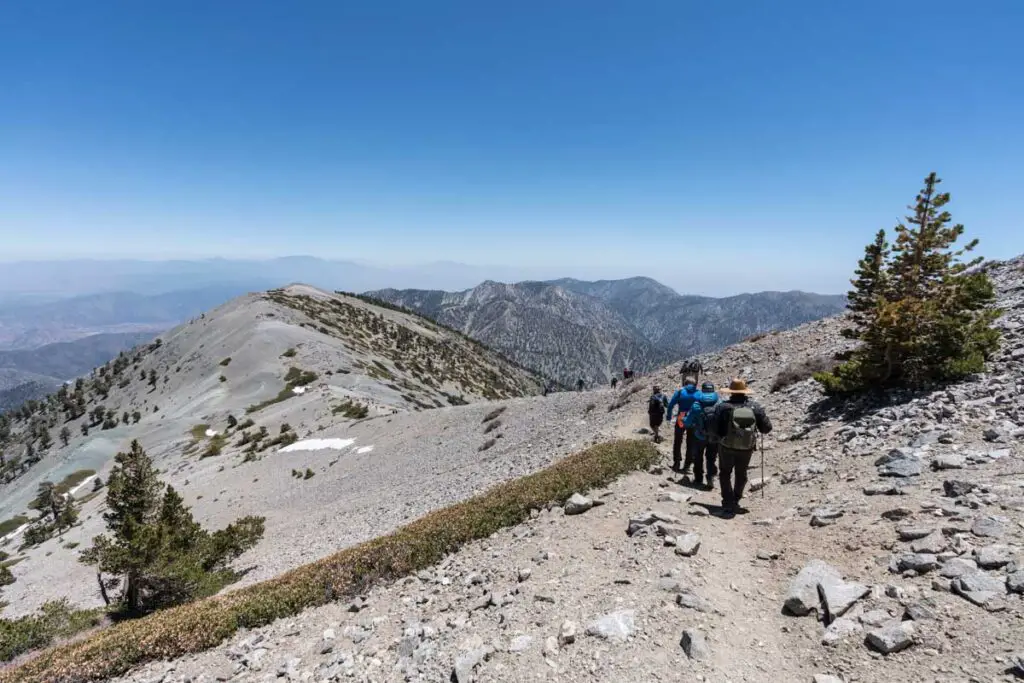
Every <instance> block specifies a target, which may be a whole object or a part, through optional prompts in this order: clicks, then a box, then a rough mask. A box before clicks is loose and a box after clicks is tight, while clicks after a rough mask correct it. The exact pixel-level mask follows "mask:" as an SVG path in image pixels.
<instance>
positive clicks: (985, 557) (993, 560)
mask: <svg viewBox="0 0 1024 683" xmlns="http://www.w3.org/2000/svg"><path fill="white" fill-rule="evenodd" d="M1013 556H1014V550H1013V548H1010V547H1009V546H1005V545H987V546H985V547H984V548H978V549H977V550H975V551H974V559H975V560H976V561H977V562H978V566H979V567H981V568H982V569H999V568H1000V567H1005V566H1006V565H1008V564H1010V562H1012V561H1013Z"/></svg>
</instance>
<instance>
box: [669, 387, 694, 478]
mask: <svg viewBox="0 0 1024 683" xmlns="http://www.w3.org/2000/svg"><path fill="white" fill-rule="evenodd" d="M698 393H700V392H698V391H697V385H696V382H694V380H693V378H692V377H687V378H686V379H684V380H683V386H682V387H681V388H679V389H678V390H676V393H674V394H672V400H671V401H669V402H668V408H667V409H666V411H665V412H666V417H667V418H668V420H669V421H671V420H672V413H673V411H674V410H675V408H676V406H679V414H678V417H676V421H675V430H674V432H673V434H672V470H673V471H675V472H679V471H682V473H683V474H684V475H687V474H689V473H690V464H691V463H690V448H691V446H690V442H691V441H692V439H693V436H692V432H691V431H687V430H686V428H685V427H684V426H683V421H684V420H686V414H687V413H688V412H690V408H691V407H692V406H693V402H694V401H696V400H697V394H698ZM683 434H686V466H685V467H683V466H681V465H680V462H681V461H682V456H683V452H682V451H683Z"/></svg>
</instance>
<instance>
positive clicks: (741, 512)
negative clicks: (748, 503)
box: [733, 505, 750, 515]
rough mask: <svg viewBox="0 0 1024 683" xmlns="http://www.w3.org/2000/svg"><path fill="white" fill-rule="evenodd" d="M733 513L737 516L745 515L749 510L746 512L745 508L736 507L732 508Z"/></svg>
mask: <svg viewBox="0 0 1024 683" xmlns="http://www.w3.org/2000/svg"><path fill="white" fill-rule="evenodd" d="M733 512H734V513H736V514H737V515H745V514H747V513H748V512H750V510H748V509H747V508H745V507H743V506H742V505H737V506H736V507H734V508H733Z"/></svg>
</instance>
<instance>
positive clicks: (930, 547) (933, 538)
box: [910, 532, 949, 555]
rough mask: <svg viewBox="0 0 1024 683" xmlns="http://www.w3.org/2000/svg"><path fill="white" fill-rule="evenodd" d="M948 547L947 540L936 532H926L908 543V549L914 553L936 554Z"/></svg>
mask: <svg viewBox="0 0 1024 683" xmlns="http://www.w3.org/2000/svg"><path fill="white" fill-rule="evenodd" d="M948 547H949V541H947V540H946V537H945V536H943V535H942V534H940V533H938V532H934V533H931V534H928V535H927V536H925V537H924V538H922V539H918V540H916V541H914V542H913V543H911V544H910V549H911V550H912V551H913V552H915V553H931V554H933V555H938V554H939V553H941V552H942V551H944V550H945V549H946V548H948Z"/></svg>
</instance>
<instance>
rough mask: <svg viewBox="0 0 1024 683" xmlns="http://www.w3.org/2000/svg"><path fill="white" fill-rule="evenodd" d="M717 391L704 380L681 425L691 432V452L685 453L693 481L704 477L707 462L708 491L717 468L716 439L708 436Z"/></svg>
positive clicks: (712, 487)
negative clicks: (690, 464)
mask: <svg viewBox="0 0 1024 683" xmlns="http://www.w3.org/2000/svg"><path fill="white" fill-rule="evenodd" d="M718 403H719V400H718V393H717V392H715V385H714V384H712V383H711V382H704V384H702V385H701V387H700V393H699V394H698V397H697V400H696V401H694V403H693V407H691V408H690V412H688V413H687V414H686V419H685V420H684V421H683V426H684V427H685V428H686V429H687V430H692V432H693V442H692V443H693V449H694V452H693V453H692V454H690V453H687V455H686V461H687V463H690V462H692V463H693V482H694V484H696V485H698V486H699V485H700V483H701V481H702V480H703V479H704V472H705V470H704V464H705V463H707V475H708V478H707V484H706V485H705V487H704V488H706V489H707V490H708V491H711V490H714V488H715V484H714V482H715V475H716V474H718V468H717V467H716V466H715V459H716V457H717V455H718V441H717V440H715V441H712V440H711V439H710V438H709V437H710V434H709V427H710V425H712V424H713V423H714V418H715V410H716V408H717V407H718Z"/></svg>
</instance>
